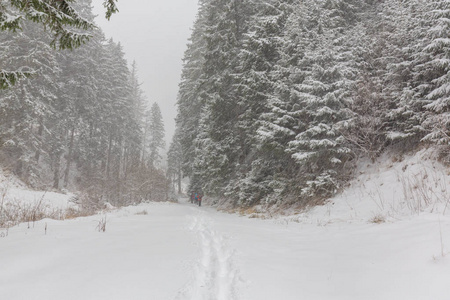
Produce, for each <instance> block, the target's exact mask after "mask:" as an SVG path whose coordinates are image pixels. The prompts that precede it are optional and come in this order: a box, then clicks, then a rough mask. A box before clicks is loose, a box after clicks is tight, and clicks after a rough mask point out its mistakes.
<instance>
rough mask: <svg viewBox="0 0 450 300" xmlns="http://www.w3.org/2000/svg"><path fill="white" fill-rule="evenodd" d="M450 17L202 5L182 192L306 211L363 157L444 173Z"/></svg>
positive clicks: (418, 11) (441, 11)
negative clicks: (434, 158)
mask: <svg viewBox="0 0 450 300" xmlns="http://www.w3.org/2000/svg"><path fill="white" fill-rule="evenodd" d="M449 20H450V3H449V2H448V1H446V0H432V1H424V0H408V1H404V0H389V1H388V0H386V1H375V0H366V1H359V0H302V1H295V0H268V1H255V0H239V1H238V0H234V1H229V0H201V1H200V4H199V12H198V15H197V19H196V22H195V24H194V27H193V32H192V36H191V38H190V41H189V44H188V49H187V50H186V52H185V57H184V67H183V72H182V80H181V83H180V90H179V97H178V117H177V120H176V121H177V132H176V135H175V137H174V143H176V144H174V145H178V147H179V152H180V153H182V159H181V163H182V169H183V173H184V175H185V176H188V177H190V178H191V188H192V189H196V188H199V187H203V188H204V190H205V192H206V194H208V195H210V196H214V197H216V199H217V200H216V201H222V202H225V203H229V204H232V205H234V206H252V205H255V204H278V205H289V204H300V205H306V204H313V203H317V201H320V200H323V199H326V198H329V197H330V196H332V195H334V194H336V193H337V192H339V191H341V190H342V188H343V187H344V186H345V183H346V182H348V180H349V179H351V178H353V177H354V174H353V173H354V172H353V170H354V169H355V164H356V162H357V161H358V159H359V158H361V157H365V158H369V159H375V158H377V157H378V156H379V155H380V154H381V153H383V152H384V151H387V150H390V151H396V152H397V153H405V152H408V151H417V149H419V147H429V146H433V147H436V148H438V149H439V151H440V153H441V154H440V159H441V160H442V161H443V162H445V163H449V162H450V152H449V145H450V38H449V36H450V35H449V33H450V21H449Z"/></svg>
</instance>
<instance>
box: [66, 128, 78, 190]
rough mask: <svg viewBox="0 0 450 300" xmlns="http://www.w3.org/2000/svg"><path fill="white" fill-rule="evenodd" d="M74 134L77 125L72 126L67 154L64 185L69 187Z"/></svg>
mask: <svg viewBox="0 0 450 300" xmlns="http://www.w3.org/2000/svg"><path fill="white" fill-rule="evenodd" d="M74 136H75V127H72V133H71V134H70V142H69V153H68V154H67V164H66V170H65V172H64V187H65V188H67V185H68V183H69V172H70V164H71V163H72V152H73V139H74Z"/></svg>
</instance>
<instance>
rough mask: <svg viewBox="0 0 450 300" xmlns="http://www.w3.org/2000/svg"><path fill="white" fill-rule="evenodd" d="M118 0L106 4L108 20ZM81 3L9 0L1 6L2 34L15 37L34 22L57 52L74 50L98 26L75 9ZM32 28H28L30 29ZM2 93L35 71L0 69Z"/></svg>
mask: <svg viewBox="0 0 450 300" xmlns="http://www.w3.org/2000/svg"><path fill="white" fill-rule="evenodd" d="M115 1H117V0H105V1H104V2H103V6H104V7H105V8H106V15H105V16H106V18H107V19H109V18H110V17H111V15H112V14H113V13H116V12H117V11H118V9H117V6H116V4H115ZM83 2H84V1H82V0H80V1H76V0H32V1H29V0H7V1H1V2H0V31H9V32H14V33H16V32H17V31H20V30H23V27H24V24H26V22H25V21H27V20H28V21H32V22H34V23H36V24H37V25H38V26H39V27H42V28H45V30H47V31H48V32H49V33H50V34H51V35H52V39H50V40H49V44H50V45H51V46H52V47H54V48H58V49H74V48H78V47H79V46H81V45H82V44H85V43H86V42H87V41H88V40H89V39H90V38H91V37H92V34H91V33H90V32H92V30H94V28H95V24H94V23H93V18H92V19H86V18H85V17H84V16H83V14H82V12H80V11H79V10H76V9H75V8H74V7H76V6H80V5H83ZM28 26H29V25H28ZM0 68H1V69H0V90H2V89H5V88H8V87H11V86H12V85H14V84H16V82H17V81H18V80H19V79H22V78H27V77H29V76H31V75H33V74H34V72H33V71H32V70H30V71H24V70H21V69H22V66H21V68H18V69H16V70H12V71H11V70H10V71H8V70H4V69H3V66H0Z"/></svg>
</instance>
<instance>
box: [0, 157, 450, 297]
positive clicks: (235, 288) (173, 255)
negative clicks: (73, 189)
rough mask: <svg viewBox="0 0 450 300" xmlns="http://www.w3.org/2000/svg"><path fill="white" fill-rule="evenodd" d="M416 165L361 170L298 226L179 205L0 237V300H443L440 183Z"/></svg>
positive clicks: (448, 252)
mask: <svg viewBox="0 0 450 300" xmlns="http://www.w3.org/2000/svg"><path fill="white" fill-rule="evenodd" d="M424 155H425V153H419V154H418V155H416V156H414V157H405V158H404V159H403V160H401V161H398V162H395V163H394V162H392V161H390V160H385V161H384V163H381V164H377V165H376V166H364V167H362V168H361V174H360V176H359V177H358V178H357V179H356V180H355V181H353V182H352V183H351V185H350V186H349V187H348V189H347V190H346V191H345V192H344V193H343V194H341V195H339V196H337V197H335V198H334V199H332V200H331V201H330V202H329V203H328V204H326V205H324V206H321V207H316V208H314V209H311V210H309V211H308V212H306V213H302V214H298V215H295V216H283V217H278V218H273V219H266V220H263V219H259V218H248V216H239V215H236V214H225V213H220V212H217V211H216V210H215V209H213V208H211V207H197V206H194V205H192V204H190V203H187V201H186V200H185V199H181V201H180V203H179V204H174V203H149V204H141V205H139V206H136V207H126V208H122V209H120V210H115V211H112V212H108V213H106V214H99V215H96V216H91V217H84V218H78V219H72V220H65V221H55V220H50V219H45V220H42V221H39V222H37V223H36V224H35V226H34V228H33V227H31V228H28V226H26V224H21V225H19V226H15V227H12V228H10V229H9V230H8V235H7V236H5V235H6V234H5V233H6V230H5V229H3V230H1V229H0V236H3V237H0V299H11V300H15V299H17V300H19V299H36V300H40V299H46V300H52V299H100V300H101V299H108V300H110V299H156V300H159V299H170V300H182V299H194V300H197V299H198V300H215V299H217V300H233V299H243V300H244V299H247V300H253V299H255V300H256V299H257V300H264V299H270V300H271V299H284V300H289V299H292V300H294V299H295V300H297V299H308V300H316V299H317V300H335V299H342V300H353V299H354V300H361V299H364V300H371V299H373V300H398V299H408V300H415V299H417V300H419V299H420V300H448V299H450V284H449V282H450V281H449V280H450V207H446V206H447V204H448V203H447V201H449V200H450V199H449V198H442V197H447V196H448V194H446V193H448V191H449V190H450V186H449V185H450V180H449V173H448V170H446V169H445V168H444V167H443V166H442V165H440V164H438V163H436V162H435V161H433V160H426V159H425V158H424V157H425V156H424ZM405 165H407V167H405ZM419 177H420V178H421V179H422V180H421V181H420V182H421V183H419V182H418V181H417V182H416V181H414V180H416V179H417V178H419ZM414 178H416V179H414ZM423 181H426V183H423ZM408 182H410V183H411V184H414V186H409V183H408ZM431 186H434V187H435V188H433V189H431V190H430V188H431ZM402 190H404V192H403V191H402ZM414 191H418V192H420V194H424V193H426V192H425V191H428V192H429V194H430V195H434V196H429V197H428V196H426V195H425V196H424V197H425V198H426V199H428V200H423V199H422V198H421V199H422V200H420V201H424V202H423V203H421V202H420V201H419V200H418V199H419V198H418V196H417V195H413V196H411V195H410V194H409V193H414ZM408 195H410V196H408ZM427 197H428V198H427ZM430 197H435V198H430ZM425 202H426V203H425ZM449 205H450V204H449ZM105 220H106V231H105V232H100V231H99V230H98V225H99V223H102V222H104V221H105Z"/></svg>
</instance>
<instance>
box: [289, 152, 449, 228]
mask: <svg viewBox="0 0 450 300" xmlns="http://www.w3.org/2000/svg"><path fill="white" fill-rule="evenodd" d="M357 174H358V176H357V177H356V178H355V179H354V180H352V181H351V182H350V183H349V185H348V187H346V188H345V190H344V191H343V192H342V193H341V194H339V195H337V196H335V197H334V198H332V199H330V200H329V201H327V202H326V204H325V205H323V206H316V207H313V208H312V209H310V210H308V211H307V212H304V213H301V214H299V215H297V216H295V217H292V216H291V217H288V218H287V219H289V220H293V221H297V222H306V223H316V224H318V225H323V224H328V223H334V222H374V223H382V222H395V221H396V220H402V219H405V218H409V217H411V216H417V215H420V214H427V213H434V214H441V215H443V214H446V215H449V214H450V203H449V202H450V170H449V169H448V168H446V167H445V166H444V165H442V164H441V163H439V162H438V161H437V160H436V159H435V158H434V156H433V152H432V151H431V150H422V151H420V152H418V153H416V154H415V155H412V156H405V157H403V158H398V157H397V158H396V157H393V156H389V155H387V154H386V155H385V156H383V157H381V158H380V159H379V160H378V161H377V162H376V163H374V164H371V163H361V164H360V166H359V167H358V170H357Z"/></svg>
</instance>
